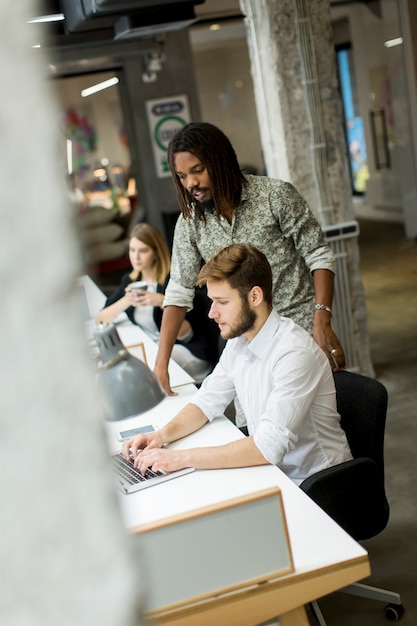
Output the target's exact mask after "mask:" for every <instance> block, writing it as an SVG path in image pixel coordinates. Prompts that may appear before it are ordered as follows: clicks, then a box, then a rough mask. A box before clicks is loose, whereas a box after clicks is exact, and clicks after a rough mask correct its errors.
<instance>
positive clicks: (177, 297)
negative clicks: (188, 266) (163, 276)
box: [163, 278, 194, 311]
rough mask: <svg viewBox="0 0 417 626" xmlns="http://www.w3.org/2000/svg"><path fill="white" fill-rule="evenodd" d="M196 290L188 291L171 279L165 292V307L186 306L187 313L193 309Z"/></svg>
mask: <svg viewBox="0 0 417 626" xmlns="http://www.w3.org/2000/svg"><path fill="white" fill-rule="evenodd" d="M193 299H194V289H187V288H186V287H182V286H181V285H179V284H178V283H176V282H175V281H174V280H172V278H170V280H169V282H168V285H167V288H166V290H165V297H164V302H163V306H164V307H166V306H181V307H182V306H185V307H187V311H190V310H191V309H192V308H193Z"/></svg>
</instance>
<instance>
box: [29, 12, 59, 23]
mask: <svg viewBox="0 0 417 626" xmlns="http://www.w3.org/2000/svg"><path fill="white" fill-rule="evenodd" d="M64 20H65V15H64V14H63V13H55V14H53V15H39V17H32V18H30V20H28V21H27V23H28V24H41V23H44V22H63V21H64Z"/></svg>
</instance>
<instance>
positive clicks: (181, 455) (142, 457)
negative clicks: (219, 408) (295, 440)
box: [135, 437, 269, 473]
mask: <svg viewBox="0 0 417 626" xmlns="http://www.w3.org/2000/svg"><path fill="white" fill-rule="evenodd" d="M135 463H136V464H137V467H138V468H139V470H140V471H141V472H142V473H143V472H145V471H146V469H147V468H148V467H151V468H152V469H153V470H154V471H159V470H162V471H165V472H174V471H177V470H179V469H183V468H184V467H195V468H196V469H223V468H225V469H226V468H233V467H250V466H254V465H269V461H267V460H266V459H265V457H264V456H263V455H262V454H261V453H260V451H259V450H258V448H257V447H256V445H255V443H254V441H253V437H245V438H244V439H239V440H238V441H233V442H232V443H228V444H225V445H223V446H211V447H207V448H189V449H188V450H169V449H168V450H167V449H164V448H163V449H161V448H159V449H156V448H153V449H149V448H146V449H145V450H143V451H142V452H141V453H140V454H139V456H138V458H137V461H136V462H135Z"/></svg>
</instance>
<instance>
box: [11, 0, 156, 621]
mask: <svg viewBox="0 0 417 626" xmlns="http://www.w3.org/2000/svg"><path fill="white" fill-rule="evenodd" d="M34 4H35V3H33V2H31V1H30V0H22V1H21V2H14V3H11V4H10V3H0V25H1V26H0V30H1V37H0V74H1V77H2V83H3V90H2V97H1V98H0V120H1V142H0V189H1V202H0V224H1V227H0V284H1V297H0V379H1V381H2V385H1V393H0V424H1V436H0V456H1V468H2V471H1V474H0V493H1V513H0V579H1V586H0V623H1V625H2V626H18V625H23V624H30V625H31V626H57V625H58V624H59V625H60V626H66V625H68V626H74V625H77V626H120V625H121V624H122V625H123V626H134V625H135V626H139V625H140V624H142V623H143V619H142V615H143V613H142V608H143V606H144V595H143V592H144V589H145V587H146V585H145V582H144V581H145V576H144V575H143V573H142V571H141V563H142V558H141V553H140V543H139V538H138V537H136V538H134V537H132V538H128V536H127V533H126V531H125V529H124V527H123V524H122V521H121V517H120V513H119V508H118V504H117V501H116V497H115V493H114V485H113V476H112V475H111V469H110V462H109V459H108V452H107V445H106V441H105V436H104V425H103V422H102V419H101V415H100V410H99V403H98V399H97V397H96V382H95V378H94V374H93V367H92V363H91V360H90V357H89V356H88V353H87V348H86V341H85V339H84V327H83V320H82V314H81V305H80V301H79V299H78V294H77V290H76V276H77V274H78V272H80V269H81V264H80V257H81V253H80V247H79V244H78V242H77V238H76V234H75V230H74V225H73V220H72V217H73V216H72V214H71V212H72V210H73V209H72V206H71V204H70V202H69V200H68V191H67V189H66V188H65V185H64V183H63V178H64V177H63V170H62V168H61V166H60V164H59V162H60V156H61V155H60V152H59V149H58V146H59V138H60V135H59V115H58V111H57V109H56V108H55V104H54V102H53V100H52V95H51V93H50V85H49V84H48V82H47V80H46V78H45V75H44V67H45V66H46V62H47V59H42V62H41V60H40V57H41V56H43V55H42V51H40V50H33V49H32V48H31V41H30V38H29V32H28V30H29V27H28V25H27V24H26V21H27V19H28V18H29V17H31V16H33V15H39V14H40V13H39V12H37V11H36V7H35V6H34ZM64 162H65V161H64Z"/></svg>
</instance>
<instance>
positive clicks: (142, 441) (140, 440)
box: [122, 432, 163, 461]
mask: <svg viewBox="0 0 417 626" xmlns="http://www.w3.org/2000/svg"><path fill="white" fill-rule="evenodd" d="M159 440H160V436H158V433H157V432H153V433H143V434H141V435H136V437H132V438H131V439H127V440H126V441H125V442H123V446H122V454H123V456H124V458H125V459H126V461H129V460H130V459H133V460H134V461H136V459H137V456H138V454H139V452H140V451H141V450H143V449H144V448H148V447H149V448H160V447H161V445H162V443H163V442H162V441H161V442H160V441H159Z"/></svg>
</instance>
